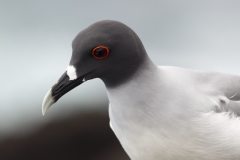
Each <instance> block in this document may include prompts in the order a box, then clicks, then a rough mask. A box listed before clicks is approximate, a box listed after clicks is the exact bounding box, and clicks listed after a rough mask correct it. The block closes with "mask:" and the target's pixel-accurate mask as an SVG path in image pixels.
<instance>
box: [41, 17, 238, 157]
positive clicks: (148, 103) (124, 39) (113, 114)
mask: <svg viewBox="0 0 240 160" xmlns="http://www.w3.org/2000/svg"><path fill="white" fill-rule="evenodd" d="M72 50H73V51H72V58H71V61H70V63H69V66H68V68H67V70H66V71H65V72H64V74H63V75H62V76H61V78H60V79H59V81H58V82H57V83H56V84H55V85H54V86H53V87H52V88H51V89H50V90H49V91H48V92H47V94H46V96H45V98H44V100H43V104H42V112H43V114H45V113H46V111H47V109H48V108H49V107H50V106H51V105H52V104H54V103H55V102H56V101H57V100H58V99H59V98H60V97H62V96H63V95H64V94H65V93H67V92H68V91H70V90H71V89H73V88H74V87H76V86H78V85H80V84H81V83H83V82H86V81H88V80H90V79H93V78H100V79H101V80H102V81H103V82H104V84H105V86H106V89H107V94H108V98H109V102H110V104H109V115H110V126H111V128H112V130H113V131H114V133H115V134H116V136H117V138H118V139H119V141H120V143H121V145H122V147H123V148H124V150H125V151H126V152H127V154H128V155H129V157H130V158H131V159H132V160H239V159H240V119H239V116H240V102H238V100H240V94H239V91H240V77H239V76H236V75H230V74H224V73H218V72H211V71H194V70H189V69H183V68H179V67H168V66H160V67H158V66H156V65H155V64H154V63H153V62H152V61H151V60H150V59H149V57H148V55H147V53H146V51H145V49H144V46H143V44H142V42H141V40H140V39H139V37H138V36H137V34H136V33H135V32H134V31H133V30H132V29H130V28H129V27H128V26H126V25H124V24H123V23H120V22H117V21H111V20H105V21H100V22H96V23H94V24H92V25H90V26H89V27H87V28H86V29H84V30H82V31H81V32H80V33H79V34H78V35H77V36H76V38H75V39H74V40H73V42H72ZM79 136H81V135H79ZM80 152H81V151H80Z"/></svg>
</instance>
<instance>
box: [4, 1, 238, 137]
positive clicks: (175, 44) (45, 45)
mask: <svg viewBox="0 0 240 160" xmlns="http://www.w3.org/2000/svg"><path fill="white" fill-rule="evenodd" d="M239 8H240V1H238V0H225V1H222V0H211V1H209V0H195V1H192V0H181V1H179V0H169V1H166V0H158V1H153V0H152V1H151V0H145V1H139V0H138V1H137V0H135V1H133V0H132V1H127V0H121V1H114V0H105V1H97V0H91V1H86V0H65V1H63V0H41V1H33V0H21V1H17V0H11V1H10V0H1V1H0V55H1V57H0V65H1V66H0V73H1V78H0V85H1V86H0V98H1V99H0V136H1V134H2V135H4V134H6V133H9V132H11V131H14V130H16V129H17V128H21V127H24V126H27V124H29V123H33V122H34V123H37V124H39V125H40V124H41V123H44V122H46V121H48V120H49V119H51V117H56V116H64V115H66V114H69V113H72V112H74V111H75V110H76V108H74V107H73V106H75V105H76V104H78V106H79V108H78V109H80V108H81V106H87V105H88V106H90V107H88V109H89V108H90V109H95V108H94V106H95V107H96V108H97V106H98V105H99V104H105V105H107V96H106V92H105V88H104V84H103V83H102V82H101V81H100V80H92V81H89V82H87V83H84V85H81V86H80V87H78V88H77V89H75V90H73V91H71V92H70V93H69V94H67V95H65V96H64V97H63V98H61V99H60V100H59V101H58V103H57V104H55V105H54V106H53V107H52V108H51V109H50V110H49V111H48V113H47V114H46V116H44V117H42V115H41V103H42V99H43V97H44V95H45V93H46V92H47V91H48V89H49V88H50V87H51V86H52V85H53V84H54V83H55V82H56V81H57V80H58V78H59V77H60V76H61V75H62V73H63V72H64V71H65V69H66V68H67V66H68V63H69V60H70V57H71V42H72V39H73V38H74V37H75V36H76V34H77V33H78V32H79V31H81V30H82V29H84V28H86V27H87V26H89V25H90V24H92V23H94V22H96V21H99V20H104V19H112V20H118V21H121V22H123V23H125V24H126V25H128V26H129V27H131V28H132V29H133V30H134V31H135V32H136V33H137V34H138V35H139V37H140V38H141V40H142V42H143V44H144V46H145V48H146V50H147V52H148V54H149V56H150V58H151V59H152V60H153V61H154V62H155V64H157V65H173V66H179V67H185V68H190V69H197V70H214V71H219V72H226V73H233V74H239V75H240V60H239V59H240V9H239ZM93 97H94V98H93ZM66 106H67V107H66ZM82 109H86V108H82Z"/></svg>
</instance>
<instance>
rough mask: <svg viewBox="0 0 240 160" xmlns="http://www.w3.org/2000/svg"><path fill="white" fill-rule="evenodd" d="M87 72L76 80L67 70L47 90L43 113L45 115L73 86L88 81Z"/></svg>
mask: <svg viewBox="0 0 240 160" xmlns="http://www.w3.org/2000/svg"><path fill="white" fill-rule="evenodd" d="M86 75H87V74H85V75H83V76H80V77H78V78H76V79H74V80H70V79H69V76H68V75H67V72H65V73H64V74H63V75H62V76H61V77H60V79H59V80H58V82H57V83H56V84H55V85H53V86H52V88H51V89H50V90H49V91H48V92H47V94H46V95H45V97H44V99H43V103H42V114H43V115H44V114H45V113H46V112H47V110H48V109H49V108H50V107H51V106H52V105H53V104H54V103H56V102H57V101H58V100H59V99H60V98H61V97H62V96H63V95H64V94H66V93H67V92H69V91H70V90H72V89H73V88H75V87H77V86H79V85H80V84H82V83H83V82H85V81H86V79H85V76H86Z"/></svg>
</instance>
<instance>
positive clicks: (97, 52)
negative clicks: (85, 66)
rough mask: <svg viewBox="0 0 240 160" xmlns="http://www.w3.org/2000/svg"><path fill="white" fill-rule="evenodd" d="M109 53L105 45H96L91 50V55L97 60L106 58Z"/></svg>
mask: <svg viewBox="0 0 240 160" xmlns="http://www.w3.org/2000/svg"><path fill="white" fill-rule="evenodd" d="M108 55H109V49H108V47H106V46H98V47H95V48H94V49H93V50H92V56H93V57H94V58H96V59H98V60H102V59H105V58H107V57H108Z"/></svg>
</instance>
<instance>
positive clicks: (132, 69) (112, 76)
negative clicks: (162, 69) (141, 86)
mask: <svg viewBox="0 0 240 160" xmlns="http://www.w3.org/2000/svg"><path fill="white" fill-rule="evenodd" d="M110 68H111V67H110ZM114 69H115V71H111V72H109V73H108V74H106V75H104V77H102V78H101V79H102V81H103V82H104V84H105V86H106V88H109V89H110V88H118V87H119V86H123V85H125V84H128V83H129V82H131V81H133V80H136V78H139V76H140V75H142V74H143V73H144V72H147V73H149V74H151V73H153V71H155V70H156V69H157V66H156V65H155V64H154V63H153V62H152V61H151V60H150V58H149V57H148V55H147V54H145V55H144V57H143V58H142V60H140V63H139V64H137V63H134V62H124V63H123V65H121V66H119V68H117V66H114Z"/></svg>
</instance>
